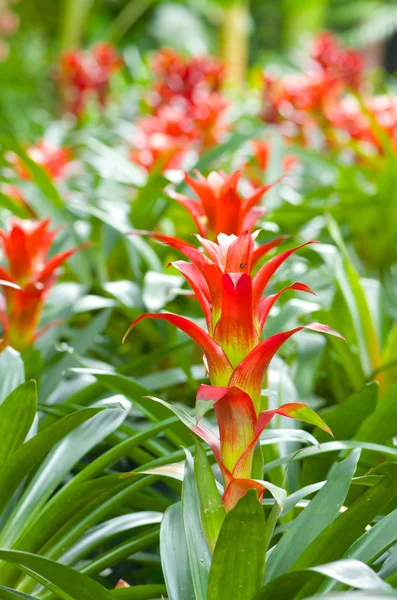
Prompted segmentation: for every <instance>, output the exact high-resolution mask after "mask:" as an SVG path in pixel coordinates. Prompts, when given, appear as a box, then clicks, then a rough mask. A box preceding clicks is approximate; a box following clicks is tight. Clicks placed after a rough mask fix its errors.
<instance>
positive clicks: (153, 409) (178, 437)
mask: <svg viewBox="0 0 397 600" xmlns="http://www.w3.org/2000/svg"><path fill="white" fill-rule="evenodd" d="M73 372H74V373H89V374H91V375H94V376H95V377H96V378H97V380H98V381H99V382H100V383H102V384H103V385H104V386H105V387H106V388H108V389H110V390H112V391H114V392H119V393H120V394H124V395H125V396H126V397H127V398H129V399H130V400H132V401H133V402H134V404H135V405H136V406H137V407H138V409H139V410H140V411H142V414H144V415H145V416H146V417H147V418H148V419H149V420H151V421H154V422H157V421H162V420H166V419H168V418H169V411H168V410H167V409H170V410H172V411H173V412H174V413H175V411H174V408H175V407H173V406H172V405H169V404H167V403H166V402H164V401H163V400H159V399H157V398H156V399H155V402H154V401H153V399H152V398H147V396H150V394H151V393H152V392H151V390H149V389H148V388H146V387H144V386H143V385H141V384H140V383H138V382H137V381H136V380H135V379H133V378H132V377H126V376H125V375H120V374H119V373H115V372H112V371H104V370H100V369H85V368H75V369H73ZM145 396H146V397H145ZM161 404H163V406H161ZM175 414H176V413H175ZM177 417H179V414H177ZM179 418H180V417H179ZM170 430H172V431H170V432H169V439H170V440H172V441H174V442H175V443H176V444H177V445H181V444H183V443H184V444H189V443H190V442H191V439H192V438H191V434H190V432H188V431H186V427H185V426H184V425H183V424H182V423H175V424H174V425H172V426H171V427H170Z"/></svg>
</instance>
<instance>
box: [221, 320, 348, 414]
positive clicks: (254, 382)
mask: <svg viewBox="0 0 397 600" xmlns="http://www.w3.org/2000/svg"><path fill="white" fill-rule="evenodd" d="M302 329H311V330H312V331H318V332H321V333H328V334H331V335H335V336H336V337H339V338H341V339H342V340H344V338H343V337H342V336H341V335H340V334H339V333H337V332H336V331H334V330H333V329H331V328H330V327H328V326H327V325H321V324H320V323H310V324H309V325H304V326H300V327H296V328H295V329H291V330H290V331H284V332H282V333H276V334H275V335H272V336H271V337H270V338H267V339H266V340H264V341H263V342H261V343H260V344H258V346H256V347H255V348H254V349H253V350H252V351H251V352H250V353H249V354H248V356H247V357H246V358H245V359H244V360H243V361H242V362H241V363H240V364H239V365H238V366H237V367H236V369H235V370H234V371H233V375H232V377H231V379H230V383H229V385H235V386H236V387H238V388H240V389H242V390H244V391H245V392H247V394H249V395H250V396H251V398H252V401H253V403H254V406H255V408H256V411H259V406H260V397H261V391H262V381H263V376H264V374H265V371H266V369H267V368H268V366H269V364H270V362H271V360H272V358H273V357H274V355H275V354H276V352H277V350H278V349H279V348H280V347H281V346H282V345H283V344H284V342H286V341H287V340H288V339H289V338H290V337H291V336H292V335H294V333H297V332H298V331H301V330H302Z"/></svg>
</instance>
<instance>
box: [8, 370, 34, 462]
mask: <svg viewBox="0 0 397 600" xmlns="http://www.w3.org/2000/svg"><path fill="white" fill-rule="evenodd" d="M36 409H37V392H36V383H35V382H34V381H28V382H27V383H22V384H21V385H20V386H19V387H17V388H16V389H15V390H14V391H13V392H11V394H10V395H9V396H7V398H6V399H5V400H4V402H3V404H1V405H0V440H1V444H0V468H1V467H2V465H3V464H4V463H5V461H6V460H7V458H8V457H9V456H10V455H11V454H12V453H13V452H15V450H17V449H18V448H19V447H20V446H21V444H23V442H24V441H25V439H26V436H27V435H28V433H29V430H30V428H31V426H32V424H33V421H34V418H35V416H36Z"/></svg>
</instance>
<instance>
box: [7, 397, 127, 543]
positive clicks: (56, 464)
mask: <svg viewBox="0 0 397 600" xmlns="http://www.w3.org/2000/svg"><path fill="white" fill-rule="evenodd" d="M122 400H123V399H122V398H119V397H118V396H115V397H114V398H108V399H107V400H106V402H107V403H108V406H110V407H109V408H106V405H104V408H105V410H102V411H100V412H99V413H98V414H96V415H94V416H93V417H92V418H91V419H89V420H87V421H86V422H83V423H81V424H80V425H79V426H78V427H76V428H75V429H74V430H73V431H71V432H70V433H69V434H68V435H67V436H66V437H64V439H63V440H62V441H61V442H60V443H58V445H57V446H56V448H54V449H53V450H52V451H51V453H50V454H49V455H48V456H47V458H46V459H45V461H44V462H43V463H42V464H41V465H40V467H39V469H38V471H37V472H36V474H35V476H34V477H33V479H32V480H31V482H30V483H29V485H28V487H27V488H26V490H25V491H24V493H23V495H22V497H21V499H20V500H19V502H18V504H17V505H16V507H15V509H14V510H13V512H12V515H11V518H10V520H9V522H8V525H7V526H6V527H4V529H3V531H2V533H1V536H0V540H1V544H2V545H7V546H9V545H10V544H11V543H13V542H14V541H15V540H16V539H18V537H20V535H21V533H22V532H23V531H24V529H25V528H26V529H27V528H29V526H30V525H31V523H32V521H33V520H34V518H35V516H36V515H37V513H38V512H39V511H40V509H41V507H42V505H43V504H44V503H45V501H46V499H48V498H49V497H50V495H51V494H52V492H53V491H54V490H55V489H56V487H57V486H58V485H59V484H60V483H61V482H62V480H63V478H64V477H65V475H67V474H68V473H69V471H70V470H71V469H72V467H73V466H74V465H75V464H76V462H78V461H79V460H80V459H81V458H82V457H83V456H84V455H85V454H86V453H87V452H88V451H89V450H91V449H92V448H94V447H95V446H96V445H97V444H98V443H99V442H100V441H102V440H103V439H104V438H106V437H107V436H108V435H109V434H110V433H112V432H113V431H115V430H116V429H117V428H118V427H119V426H120V425H121V423H122V422H123V421H124V419H125V418H126V416H127V414H128V411H127V410H126V407H124V406H123V404H122ZM111 402H113V403H114V406H113V407H112V406H111ZM44 431H46V430H44Z"/></svg>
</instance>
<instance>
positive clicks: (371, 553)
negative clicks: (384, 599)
mask: <svg viewBox="0 0 397 600" xmlns="http://www.w3.org/2000/svg"><path fill="white" fill-rule="evenodd" d="M396 525H397V509H395V510H393V511H392V512H391V513H389V514H388V515H386V516H384V517H383V518H382V519H380V520H379V521H378V522H377V523H376V524H375V525H374V526H373V527H371V528H370V529H369V530H368V531H366V532H365V533H364V534H363V535H362V536H361V537H359V538H358V540H356V541H355V542H354V543H353V544H352V546H350V548H349V549H348V550H347V551H346V553H345V556H346V557H349V558H355V559H357V560H361V561H363V562H365V563H369V564H370V563H372V562H373V561H374V560H375V559H376V558H378V556H380V555H381V554H383V553H384V552H386V550H387V549H388V548H389V547H390V546H391V545H392V544H395V543H396V541H397V528H396ZM336 587H337V586H336V585H335V584H334V583H333V582H330V583H329V584H327V585H326V586H322V589H323V590H325V591H331V590H334V589H336Z"/></svg>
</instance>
